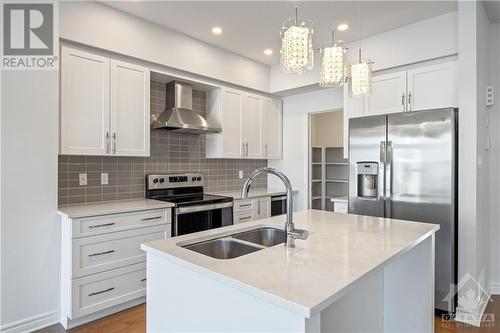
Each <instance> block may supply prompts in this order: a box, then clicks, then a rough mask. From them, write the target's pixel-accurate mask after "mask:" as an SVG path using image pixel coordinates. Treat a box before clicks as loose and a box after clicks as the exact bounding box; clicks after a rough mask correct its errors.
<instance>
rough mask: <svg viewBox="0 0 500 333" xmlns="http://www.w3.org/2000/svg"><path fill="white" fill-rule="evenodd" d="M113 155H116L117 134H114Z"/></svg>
mask: <svg viewBox="0 0 500 333" xmlns="http://www.w3.org/2000/svg"><path fill="white" fill-rule="evenodd" d="M113 155H116V133H113Z"/></svg>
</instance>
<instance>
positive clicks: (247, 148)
mask: <svg viewBox="0 0 500 333" xmlns="http://www.w3.org/2000/svg"><path fill="white" fill-rule="evenodd" d="M245 145H246V146H247V157H248V142H247V143H245Z"/></svg>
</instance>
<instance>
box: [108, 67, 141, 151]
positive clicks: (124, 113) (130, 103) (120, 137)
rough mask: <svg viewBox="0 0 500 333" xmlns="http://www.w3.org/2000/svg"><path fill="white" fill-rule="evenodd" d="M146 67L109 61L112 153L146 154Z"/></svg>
mask: <svg viewBox="0 0 500 333" xmlns="http://www.w3.org/2000/svg"><path fill="white" fill-rule="evenodd" d="M149 76H150V71H149V68H147V67H143V66H138V65H134V64H130V63H127V62H123V61H118V60H111V90H112V95H111V123H112V126H111V129H112V131H111V133H112V138H111V143H112V144H111V153H112V154H114V155H121V156H149V132H150V129H149V128H150V104H149V99H150V93H149V90H150V82H149Z"/></svg>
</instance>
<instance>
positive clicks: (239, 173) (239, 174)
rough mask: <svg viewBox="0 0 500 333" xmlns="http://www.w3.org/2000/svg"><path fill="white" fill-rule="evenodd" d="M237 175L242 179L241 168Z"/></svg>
mask: <svg viewBox="0 0 500 333" xmlns="http://www.w3.org/2000/svg"><path fill="white" fill-rule="evenodd" d="M238 177H240V179H243V170H240V171H239V172H238Z"/></svg>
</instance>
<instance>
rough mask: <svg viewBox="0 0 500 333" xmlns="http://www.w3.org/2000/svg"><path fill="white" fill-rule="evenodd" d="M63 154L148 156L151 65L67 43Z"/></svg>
mask: <svg viewBox="0 0 500 333" xmlns="http://www.w3.org/2000/svg"><path fill="white" fill-rule="evenodd" d="M61 58H62V60H61V154H74V155H117V156H149V122H150V105H149V99H150V93H149V86H150V82H149V76H150V71H149V68H146V67H142V66H137V65H134V64H130V63H127V62H123V61H118V60H114V59H111V58H109V57H106V56H103V55H99V54H94V53H90V52H86V51H82V50H79V49H76V48H71V47H66V46H63V47H62V48H61Z"/></svg>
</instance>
